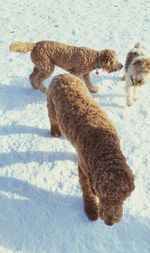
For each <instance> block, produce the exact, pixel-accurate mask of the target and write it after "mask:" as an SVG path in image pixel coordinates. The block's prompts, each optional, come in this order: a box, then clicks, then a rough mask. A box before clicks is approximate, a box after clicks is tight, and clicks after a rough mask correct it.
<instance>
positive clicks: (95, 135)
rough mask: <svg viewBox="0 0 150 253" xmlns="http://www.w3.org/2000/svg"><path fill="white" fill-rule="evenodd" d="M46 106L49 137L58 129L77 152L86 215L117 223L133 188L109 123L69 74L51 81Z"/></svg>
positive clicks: (88, 95) (57, 131) (84, 87)
mask: <svg viewBox="0 0 150 253" xmlns="http://www.w3.org/2000/svg"><path fill="white" fill-rule="evenodd" d="M47 108H48V115H49V119H50V123H51V134H52V136H54V137H60V136H61V132H62V133H63V134H64V135H65V136H66V138H67V139H68V140H69V141H70V142H71V143H72V145H73V146H74V147H75V148H76V151H77V153H78V157H79V166H78V170H79V179H80V185H81V189H82V192H83V201H84V209H85V212H86V214H87V216H88V218H89V219H90V220H96V219H97V218H98V217H100V218H101V219H102V220H104V222H105V224H107V225H113V224H114V223H117V222H119V221H120V219H121V217H122V206H123V202H124V200H125V199H126V198H127V197H128V196H129V195H130V194H131V192H132V191H133V189H134V176H133V174H132V171H131V170H130V168H129V166H128V165H127V163H126V160H125V157H124V156H123V154H122V152H121V149H120V144H119V137H118V135H117V132H116V130H115V127H114V126H113V124H112V122H111V121H110V119H109V118H108V117H107V115H106V113H105V112H104V111H103V110H102V109H101V108H99V106H98V105H97V104H96V103H95V102H94V101H93V100H92V98H91V95H90V93H89V92H88V90H87V88H86V86H85V85H84V83H83V82H82V81H81V80H80V79H78V78H77V77H75V76H73V75H69V74H64V75H58V76H56V77H55V78H54V79H53V80H52V82H51V84H50V86H49V89H48V97H47Z"/></svg>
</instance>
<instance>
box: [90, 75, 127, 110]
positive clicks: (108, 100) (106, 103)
mask: <svg viewBox="0 0 150 253" xmlns="http://www.w3.org/2000/svg"><path fill="white" fill-rule="evenodd" d="M91 78H92V82H93V83H94V84H96V85H97V84H98V85H99V89H100V90H99V93H97V94H92V95H93V98H95V99H97V98H98V99H99V101H100V105H101V106H103V107H104V108H105V107H106V108H107V107H110V108H115V109H116V108H117V109H122V108H124V105H121V104H122V101H124V100H125V98H124V97H125V95H123V94H118V93H112V92H111V89H112V87H113V86H115V85H117V84H118V82H121V85H122V89H123V90H124V87H123V85H124V84H123V82H122V81H121V78H120V77H119V76H116V75H113V76H111V75H108V74H105V75H100V76H95V75H91ZM106 80H108V81H109V82H110V81H111V87H110V86H109V87H110V92H109V93H107V94H103V91H102V92H101V83H102V82H103V81H106ZM109 85H110V84H109ZM106 86H107V84H106ZM116 98H117V100H118V99H119V100H120V102H121V104H118V102H117V103H116V102H113V100H116Z"/></svg>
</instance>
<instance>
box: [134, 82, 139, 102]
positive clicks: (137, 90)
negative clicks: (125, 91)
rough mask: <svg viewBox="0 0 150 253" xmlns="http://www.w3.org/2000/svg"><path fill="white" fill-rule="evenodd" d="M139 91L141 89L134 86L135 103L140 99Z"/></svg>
mask: <svg viewBox="0 0 150 253" xmlns="http://www.w3.org/2000/svg"><path fill="white" fill-rule="evenodd" d="M139 90H140V87H139V86H138V85H136V86H134V89H133V100H134V101H137V99H138V97H139Z"/></svg>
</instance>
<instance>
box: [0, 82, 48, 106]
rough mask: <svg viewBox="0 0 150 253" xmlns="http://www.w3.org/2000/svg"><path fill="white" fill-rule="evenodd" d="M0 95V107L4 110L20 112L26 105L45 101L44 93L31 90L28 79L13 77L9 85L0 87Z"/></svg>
mask: <svg viewBox="0 0 150 253" xmlns="http://www.w3.org/2000/svg"><path fill="white" fill-rule="evenodd" d="M0 94H1V99H0V107H1V109H4V110H12V109H16V110H21V109H22V108H24V107H26V106H27V105H28V104H36V103H38V104H39V103H40V102H43V101H45V100H46V95H45V94H44V93H42V92H41V91H39V90H35V89H33V88H32V86H31V84H30V81H29V79H28V77H27V78H24V77H13V79H12V81H11V82H10V83H9V85H8V84H6V85H4V84H3V85H0Z"/></svg>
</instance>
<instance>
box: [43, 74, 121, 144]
mask: <svg viewBox="0 0 150 253" xmlns="http://www.w3.org/2000/svg"><path fill="white" fill-rule="evenodd" d="M49 100H51V101H52V103H53V105H54V109H55V112H56V118H57V120H58V123H59V126H60V128H61V130H62V132H63V133H64V135H65V136H66V137H67V139H69V140H70V142H71V143H72V144H73V145H74V146H76V144H77V142H78V141H77V139H78V140H80V139H81V136H82V141H83V139H84V138H85V139H88V136H89V135H91V137H90V138H92V135H93V133H95V130H96V129H97V131H98V136H99V137H100V135H102V136H101V138H99V139H101V140H102V139H104V136H105V135H104V132H108V135H109V133H111V134H114V136H115V138H117V139H118V136H117V133H116V130H115V128H114V126H113V124H112V122H111V121H110V119H109V118H108V116H107V115H106V113H105V112H104V111H103V110H102V109H101V108H99V106H98V105H97V104H96V103H95V101H94V100H93V99H92V97H91V95H90V93H89V91H88V89H87V88H86V86H85V84H84V83H83V82H82V81H81V80H80V79H79V78H77V77H75V76H73V75H70V74H62V75H58V76H56V77H55V78H54V79H53V80H52V82H51V85H50V86H49V90H48V101H49ZM98 129H99V130H98Z"/></svg>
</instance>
